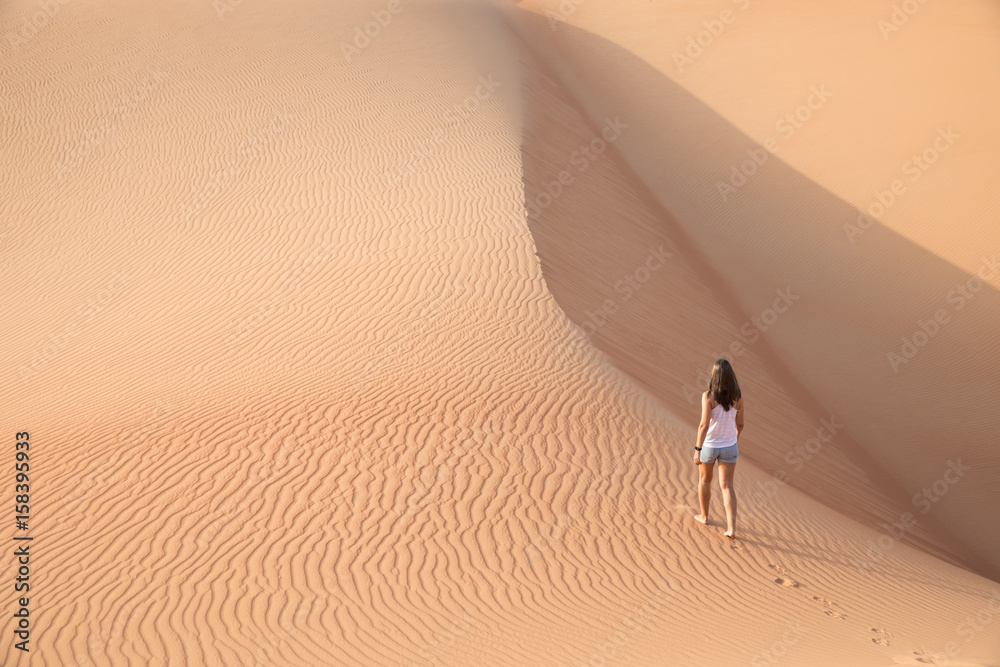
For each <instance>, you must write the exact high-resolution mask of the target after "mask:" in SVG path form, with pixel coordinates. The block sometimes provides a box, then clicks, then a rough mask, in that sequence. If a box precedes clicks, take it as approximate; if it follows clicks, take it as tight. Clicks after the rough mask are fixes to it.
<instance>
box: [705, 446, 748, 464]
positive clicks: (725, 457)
mask: <svg viewBox="0 0 1000 667" xmlns="http://www.w3.org/2000/svg"><path fill="white" fill-rule="evenodd" d="M739 457H740V450H739V449H738V448H737V446H736V445H729V446H728V447H702V448H701V462H702V463H715V460H716V459H719V460H720V461H722V462H723V463H736V459H738V458H739Z"/></svg>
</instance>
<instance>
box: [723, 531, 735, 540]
mask: <svg viewBox="0 0 1000 667" xmlns="http://www.w3.org/2000/svg"><path fill="white" fill-rule="evenodd" d="M723 535H725V536H726V537H728V538H729V539H731V540H735V539H736V531H735V530H732V529H730V530H727V531H726V532H724V533H723Z"/></svg>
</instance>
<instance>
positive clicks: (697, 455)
mask: <svg viewBox="0 0 1000 667" xmlns="http://www.w3.org/2000/svg"><path fill="white" fill-rule="evenodd" d="M699 463H701V452H699V451H698V450H697V449H696V450H694V464H695V465H698V464H699Z"/></svg>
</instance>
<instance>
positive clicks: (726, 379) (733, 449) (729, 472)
mask: <svg viewBox="0 0 1000 667" xmlns="http://www.w3.org/2000/svg"><path fill="white" fill-rule="evenodd" d="M742 430H743V397H742V395H741V394H740V385H739V383H738V382H737V381H736V373H734V372H733V367H732V365H730V363H729V362H728V361H726V360H725V359H719V360H718V361H716V362H715V365H714V366H713V367H712V376H711V378H710V379H709V381H708V391H706V392H705V393H704V394H702V397H701V424H699V425H698V442H697V444H695V447H694V448H695V453H694V462H695V464H696V465H698V466H699V469H700V471H701V479H700V480H699V482H698V498H699V500H700V501H701V514H699V515H697V516H695V520H696V521H698V522H699V523H703V524H706V525H707V524H708V504H709V502H710V501H711V500H712V472H713V470H714V468H715V461H716V460H718V461H719V487H720V488H721V489H722V500H723V501H724V502H725V505H726V524H727V529H726V532H725V533H723V535H725V536H726V537H728V538H730V539H735V538H736V489H735V488H734V487H733V475H735V474H736V459H738V458H739V456H740V452H739V449H738V448H737V444H736V443H737V441H738V440H739V437H740V432H741V431H742Z"/></svg>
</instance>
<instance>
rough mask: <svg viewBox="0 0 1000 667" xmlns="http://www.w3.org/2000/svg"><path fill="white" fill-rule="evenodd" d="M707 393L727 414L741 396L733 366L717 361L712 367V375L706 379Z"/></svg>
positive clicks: (722, 360) (721, 360)
mask: <svg viewBox="0 0 1000 667" xmlns="http://www.w3.org/2000/svg"><path fill="white" fill-rule="evenodd" d="M708 393H709V394H710V395H711V396H712V398H713V399H715V402H716V403H718V404H719V405H721V406H722V409H723V410H725V411H726V412H729V408H731V407H733V403H735V402H736V401H738V400H740V397H741V396H743V394H742V393H740V383H739V382H737V381H736V373H735V372H734V371H733V366H732V364H730V363H729V362H728V361H727V360H726V359H718V360H717V361H716V362H715V365H714V366H712V375H711V377H709V379H708Z"/></svg>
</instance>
